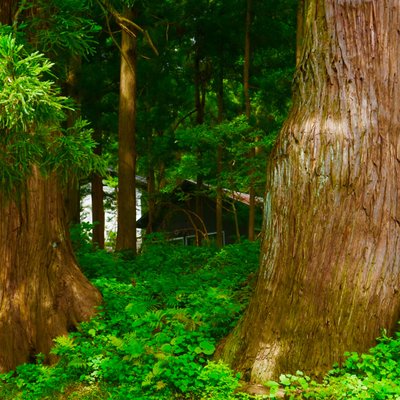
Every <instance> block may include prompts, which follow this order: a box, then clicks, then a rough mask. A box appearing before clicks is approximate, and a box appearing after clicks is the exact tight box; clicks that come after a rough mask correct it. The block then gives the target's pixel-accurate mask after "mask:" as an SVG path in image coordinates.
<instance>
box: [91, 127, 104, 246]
mask: <svg viewBox="0 0 400 400" xmlns="http://www.w3.org/2000/svg"><path fill="white" fill-rule="evenodd" d="M95 139H96V140H97V143H100V141H101V132H97V133H96V135H95ZM95 153H96V154H97V155H99V156H100V155H101V153H102V147H101V145H100V144H98V145H97V147H96V149H95ZM91 198H92V223H93V224H94V226H93V235H92V242H93V246H95V247H97V248H99V249H104V242H105V240H104V231H105V213H104V190H103V177H102V176H101V175H99V174H93V176H92V190H91Z"/></svg>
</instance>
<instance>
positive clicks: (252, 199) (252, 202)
mask: <svg viewBox="0 0 400 400" xmlns="http://www.w3.org/2000/svg"><path fill="white" fill-rule="evenodd" d="M246 4H247V7H246V22H245V41H244V66H243V90H244V103H245V111H246V117H247V119H248V120H249V119H250V116H251V101H250V87H249V81H250V52H251V41H250V30H251V22H252V8H253V0H247V3H246ZM255 157H256V149H255V148H252V150H251V151H250V154H249V162H250V163H252V160H254V159H255ZM250 175H251V177H250V187H249V232H248V236H249V240H254V237H255V236H254V235H255V234H254V228H255V215H256V191H255V182H254V178H253V175H254V170H253V169H252V168H250Z"/></svg>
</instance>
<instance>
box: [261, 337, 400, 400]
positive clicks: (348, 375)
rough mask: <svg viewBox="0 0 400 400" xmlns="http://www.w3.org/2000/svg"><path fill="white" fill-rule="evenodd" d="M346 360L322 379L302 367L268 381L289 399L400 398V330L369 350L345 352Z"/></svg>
mask: <svg viewBox="0 0 400 400" xmlns="http://www.w3.org/2000/svg"><path fill="white" fill-rule="evenodd" d="M345 356H346V360H345V361H344V363H343V365H342V366H341V367H339V366H338V365H335V366H334V368H333V369H332V370H331V371H329V373H328V374H327V375H326V376H325V378H324V379H323V381H322V382H321V383H317V382H315V381H314V380H312V379H311V378H310V377H308V376H305V375H304V374H303V373H302V372H300V371H298V372H297V374H296V375H281V377H280V380H279V382H268V383H267V386H269V387H270V388H271V393H272V395H271V396H270V398H271V397H275V395H274V394H273V393H278V391H281V392H282V391H283V392H284V393H285V398H286V399H293V400H294V399H316V400H317V399H326V400H342V399H343V400H344V399H371V400H372V399H375V400H383V399H394V400H400V333H397V334H396V335H395V337H394V338H391V337H387V336H386V335H382V337H381V338H379V339H378V344H377V345H376V346H375V347H373V348H372V349H370V351H369V352H368V353H367V354H358V353H355V352H348V353H345Z"/></svg>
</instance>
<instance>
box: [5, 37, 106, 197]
mask: <svg viewBox="0 0 400 400" xmlns="http://www.w3.org/2000/svg"><path fill="white" fill-rule="evenodd" d="M51 67H52V63H50V61H49V60H47V59H46V58H45V57H44V56H43V55H42V54H40V53H38V52H34V53H31V54H29V53H27V52H26V50H25V48H24V46H23V45H21V44H18V43H17V41H16V39H14V38H13V37H12V35H0V185H1V189H2V191H3V192H6V193H10V192H11V191H12V190H13V188H15V187H18V186H20V185H21V184H23V183H24V182H25V181H26V179H27V178H28V177H29V175H30V174H31V171H32V167H33V166H34V165H35V166H37V167H39V168H40V169H41V171H42V172H43V173H51V172H57V173H58V175H59V176H60V177H64V178H65V177H66V175H69V174H71V173H74V174H76V175H81V174H88V173H89V171H91V170H93V169H98V170H101V169H102V168H101V162H100V159H99V158H98V157H96V156H95V155H94V154H93V148H94V146H95V143H94V141H93V140H92V139H91V130H90V129H89V127H88V123H87V122H85V121H83V120H77V121H76V123H75V125H74V126H73V127H72V128H70V129H67V130H63V129H62V128H61V124H62V122H63V121H64V119H65V117H66V116H65V111H66V110H72V108H71V107H72V104H71V103H70V102H69V101H68V99H67V98H66V97H64V96H61V95H60V94H59V90H58V88H57V87H56V85H55V84H54V82H53V81H51V80H49V77H51V76H52V75H51Z"/></svg>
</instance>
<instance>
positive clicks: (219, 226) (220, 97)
mask: <svg viewBox="0 0 400 400" xmlns="http://www.w3.org/2000/svg"><path fill="white" fill-rule="evenodd" d="M217 103H218V123H219V124H221V123H222V121H223V120H224V71H223V67H222V62H220V65H219V69H218V77H217ZM222 156H223V148H222V144H218V147H217V200H216V210H215V214H216V215H215V217H216V230H217V246H218V247H222V246H223V245H224V236H223V231H224V227H223V221H222V216H223V207H222V206H223V188H222V183H221V180H222V176H221V175H222V170H223V166H222Z"/></svg>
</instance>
